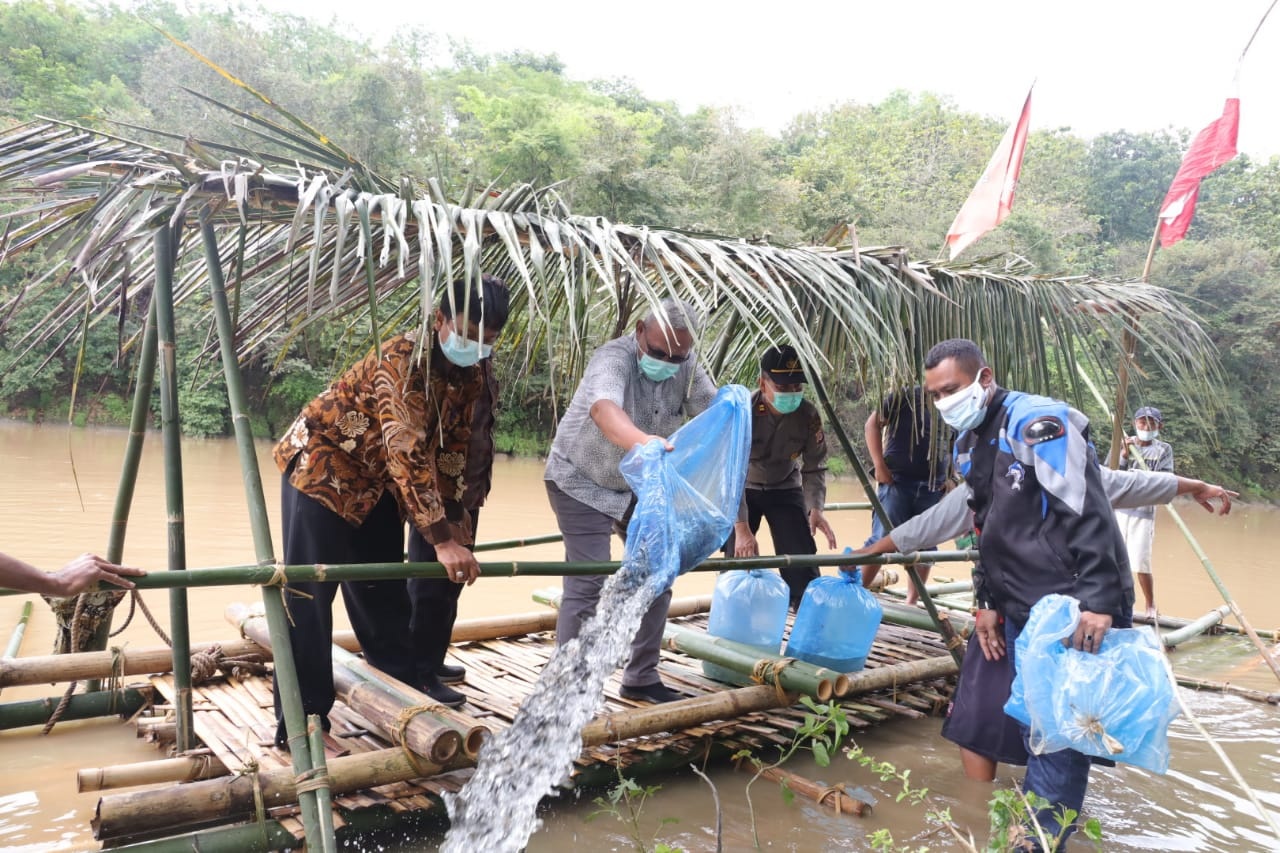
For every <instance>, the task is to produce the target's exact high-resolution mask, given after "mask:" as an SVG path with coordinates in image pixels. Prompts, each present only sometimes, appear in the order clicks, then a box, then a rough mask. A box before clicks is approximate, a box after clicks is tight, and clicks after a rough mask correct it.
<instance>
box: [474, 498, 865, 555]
mask: <svg viewBox="0 0 1280 853" xmlns="http://www.w3.org/2000/svg"><path fill="white" fill-rule="evenodd" d="M822 509H823V511H824V512H839V511H842V510H866V509H871V504H870V503H868V502H867V501H845V502H843V503H827V504H823V506H822ZM562 541H564V536H563V535H561V534H559V533H544V534H541V535H539V536H526V537H524V538H522V539H496V540H493V541H491V542H480V543H479V544H477V545H476V546H475V547H474V548H472V549H471V550H472V551H505V550H507V549H509V548H525V547H528V546H530V545H548V544H551V543H553V542H562Z"/></svg>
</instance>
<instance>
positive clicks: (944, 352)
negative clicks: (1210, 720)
mask: <svg viewBox="0 0 1280 853" xmlns="http://www.w3.org/2000/svg"><path fill="white" fill-rule="evenodd" d="M925 389H926V391H927V392H928V395H929V396H930V397H931V398H932V399H933V401H934V404H935V405H936V406H937V407H938V412H939V414H940V415H941V416H942V418H943V420H945V421H946V422H947V423H948V424H949V425H950V426H951V427H953V428H954V429H955V430H956V431H957V433H959V435H958V436H957V438H956V443H955V450H954V461H955V467H956V470H957V471H958V472H959V473H960V474H961V475H962V476H963V477H964V478H965V481H966V483H967V485H968V487H969V489H970V490H971V492H972V496H971V497H970V500H969V505H970V508H971V509H972V510H973V518H974V526H975V529H976V530H977V531H978V548H979V550H980V551H981V552H982V560H981V563H980V565H979V566H978V567H976V568H975V571H974V597H975V600H976V602H977V604H978V606H979V608H981V609H982V614H981V616H980V618H979V620H978V623H977V626H976V629H975V630H976V633H977V636H978V642H979V643H980V644H981V646H982V649H983V652H984V654H986V656H987V658H988V659H992V658H995V657H999V656H1000V655H1002V654H1004V653H1005V652H1006V650H1007V651H1008V653H1009V654H1010V657H1011V658H1012V655H1013V650H1014V641H1015V640H1016V639H1017V637H1018V635H1019V634H1020V633H1021V631H1022V628H1023V626H1024V625H1025V624H1026V621H1027V616H1028V614H1029V613H1030V611H1031V608H1032V607H1033V606H1034V605H1035V603H1036V602H1037V601H1039V600H1040V599H1041V598H1043V597H1044V596H1046V595H1049V594H1052V593H1061V594H1064V595H1070V596H1072V597H1074V598H1076V599H1077V600H1078V601H1079V602H1080V611H1081V612H1080V623H1079V625H1078V626H1077V628H1076V632H1075V634H1074V636H1073V637H1071V643H1072V645H1073V647H1074V648H1076V649H1078V650H1080V651H1083V652H1087V653H1094V652H1096V651H1097V649H1098V647H1099V645H1101V643H1102V637H1103V635H1104V634H1105V633H1106V632H1107V629H1109V628H1111V627H1113V626H1114V627H1117V628H1127V627H1130V626H1131V625H1132V616H1133V578H1132V576H1131V575H1130V574H1129V565H1128V558H1127V556H1126V553H1125V548H1124V543H1123V541H1122V540H1121V538H1120V531H1119V528H1118V527H1117V526H1116V521H1115V516H1114V514H1113V513H1112V511H1111V507H1110V505H1109V502H1108V500H1107V495H1106V492H1105V490H1104V489H1103V485H1102V475H1101V473H1100V470H1099V466H1098V460H1097V455H1096V453H1095V451H1094V448H1093V445H1092V444H1091V442H1090V441H1089V421H1088V419H1087V418H1086V417H1085V416H1084V415H1082V414H1081V413H1080V412H1078V411H1076V410H1075V409H1072V408H1071V407H1069V406H1068V405H1067V404H1066V403H1063V402H1061V401H1059V400H1053V399H1050V398H1047V397H1038V396H1035V395H1031V394H1024V393H1022V392H1020V391H1009V390H1006V389H1004V388H1001V387H1000V386H999V385H997V384H996V381H995V375H994V373H993V371H992V369H991V367H990V366H989V365H988V364H987V363H986V359H985V358H984V357H983V355H982V351H981V350H979V349H978V346H977V345H976V344H975V343H973V341H969V340H965V339H962V338H956V339H952V340H947V341H943V342H942V343H940V344H937V345H936V346H934V347H933V348H932V349H931V350H929V352H928V354H927V355H926V356H925ZM1000 616H1003V617H1004V625H1003V626H1002V625H1000V623H999V617H1000ZM1023 736H1024V739H1025V737H1026V731H1025V729H1024V732H1023ZM1089 764H1090V758H1089V757H1088V756H1087V755H1084V754H1083V753H1080V752H1076V751H1075V750H1063V751H1061V752H1054V753H1047V754H1044V755H1035V754H1032V755H1030V757H1029V758H1028V761H1027V775H1026V781H1025V783H1024V788H1025V789H1026V790H1027V791H1030V792H1034V793H1035V794H1037V795H1038V796H1040V797H1043V798H1044V799H1046V800H1048V801H1049V803H1050V804H1051V805H1050V806H1049V808H1047V809H1044V810H1042V811H1041V812H1040V813H1039V814H1038V815H1037V817H1038V819H1039V821H1040V824H1041V826H1043V827H1044V829H1045V830H1046V833H1047V835H1048V837H1050V838H1053V837H1055V836H1057V835H1058V834H1059V833H1060V832H1061V830H1062V827H1061V825H1060V822H1059V817H1060V815H1061V812H1062V810H1063V809H1069V810H1071V811H1074V812H1077V813H1078V812H1079V811H1080V808H1081V806H1082V804H1083V803H1084V795H1085V789H1086V787H1087V786H1088V783H1089ZM1069 833H1070V829H1069V828H1068V829H1067V831H1066V832H1062V833H1061V834H1062V838H1063V840H1065V838H1066V836H1067V835H1068V834H1069Z"/></svg>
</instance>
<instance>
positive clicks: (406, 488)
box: [274, 333, 485, 545]
mask: <svg viewBox="0 0 1280 853" xmlns="http://www.w3.org/2000/svg"><path fill="white" fill-rule="evenodd" d="M416 339H417V335H416V333H409V334H405V335H400V336H398V337H395V338H392V339H391V340H389V341H387V342H386V343H385V344H383V346H382V348H381V351H380V352H379V351H377V350H375V351H373V352H370V353H369V355H368V356H366V357H365V359H364V360H363V361H360V362H358V363H357V364H355V365H354V366H352V367H351V368H350V369H349V370H347V372H346V373H344V374H342V376H340V377H338V379H337V380H335V381H334V383H333V384H332V385H330V386H329V387H328V388H327V389H326V390H325V391H323V392H322V393H321V394H320V395H319V396H318V397H316V398H315V399H314V400H312V401H311V402H310V403H308V404H307V406H306V408H304V409H303V410H302V413H301V414H300V415H298V418H297V420H295V421H294V422H293V425H292V426H291V427H289V430H288V432H286V433H285V436H284V438H282V439H280V441H279V443H278V444H277V445H276V448H275V453H274V457H275V461H276V465H277V466H279V468H280V470H281V472H283V471H285V470H286V469H287V468H288V467H289V463H290V462H292V461H293V459H294V458H295V457H296V458H297V460H298V463H297V465H296V466H295V467H294V471H293V474H292V476H291V477H290V480H289V482H290V484H291V485H293V487H294V488H296V489H297V490H298V491H300V492H302V493H303V494H305V495H308V496H309V497H312V498H315V499H316V500H317V501H319V502H320V503H322V504H323V505H324V506H326V507H328V508H329V509H331V510H332V511H333V512H335V513H337V514H338V515H340V516H342V518H344V519H345V520H346V521H347V522H349V523H350V524H352V525H357V526H358V525H360V524H362V523H363V522H364V520H365V518H367V517H368V515H369V513H370V511H372V509H373V507H374V505H375V504H377V502H378V500H379V499H380V498H381V497H382V495H383V492H384V491H386V490H387V489H391V490H392V494H394V495H395V497H396V500H397V501H398V502H399V504H400V511H401V515H402V516H403V517H404V518H406V519H408V521H409V522H410V523H411V524H413V526H414V527H416V528H417V529H418V531H419V532H420V533H421V534H422V535H423V537H424V538H425V539H426V540H427V541H428V542H430V543H432V544H433V545H434V544H437V543H440V542H446V541H448V540H449V539H451V538H452V539H458V538H460V537H462V538H465V534H464V533H463V531H462V529H460V528H458V527H457V526H451V525H450V524H449V523H448V520H447V519H446V513H445V502H446V501H450V502H452V503H453V506H454V507H457V508H459V509H460V507H461V503H460V501H461V499H462V496H463V493H464V492H465V490H466V482H465V480H466V471H467V450H468V445H469V443H470V440H471V425H472V423H473V420H474V406H475V402H476V399H477V398H478V397H479V396H480V395H481V392H482V390H483V388H484V385H485V378H484V374H483V372H482V371H481V369H479V368H476V367H468V368H462V367H457V366H456V365H454V364H452V363H451V362H449V361H448V359H446V358H445V357H444V356H443V355H442V354H441V353H440V352H439V351H438V350H437V349H436V348H435V347H434V346H432V347H430V348H429V352H430V353H431V355H430V370H429V371H428V369H427V364H426V360H427V357H426V356H424V357H423V358H421V359H418V358H414V346H415V343H416ZM432 343H434V339H433V341H432ZM428 374H429V375H428ZM459 514H460V513H459ZM460 544H464V545H465V544H470V542H469V541H463V542H461V543H460Z"/></svg>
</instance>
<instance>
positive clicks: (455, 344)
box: [440, 326, 493, 367]
mask: <svg viewBox="0 0 1280 853" xmlns="http://www.w3.org/2000/svg"><path fill="white" fill-rule="evenodd" d="M440 351H441V352H443V353H444V357H445V358H447V359H449V361H451V362H453V363H454V364H456V365H458V367H472V366H474V365H475V364H476V363H477V362H478V361H480V359H482V358H488V357H489V356H490V355H492V354H493V347H492V346H490V345H489V344H482V343H480V342H479V341H469V340H467V339H466V338H464V337H462V336H461V335H459V334H457V333H456V332H454V330H453V327H452V326H450V327H449V335H448V337H445V338H442V339H441V340H440Z"/></svg>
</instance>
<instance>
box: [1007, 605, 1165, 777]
mask: <svg viewBox="0 0 1280 853" xmlns="http://www.w3.org/2000/svg"><path fill="white" fill-rule="evenodd" d="M1079 621H1080V604H1079V602H1078V601H1076V600H1075V599H1074V598H1072V597H1070V596H1067V595H1047V596H1045V597H1044V598H1042V599H1040V601H1038V602H1037V603H1036V606H1035V607H1033V608H1032V609H1031V616H1030V618H1029V619H1028V620H1027V625H1026V627H1025V628H1023V630H1022V633H1021V634H1020V635H1019V636H1018V643H1017V647H1016V649H1015V654H1014V656H1013V661H1014V667H1015V670H1016V672H1017V674H1016V675H1015V676H1014V679H1013V690H1012V692H1011V693H1010V696H1009V701H1008V702H1007V703H1005V706H1004V710H1005V713H1006V714H1008V715H1009V716H1011V717H1013V718H1014V719H1016V720H1020V721H1022V722H1023V723H1025V724H1026V725H1028V726H1030V729H1031V732H1030V738H1029V740H1030V745H1031V751H1032V752H1034V753H1036V754H1037V755H1043V754H1044V753H1048V752H1057V751H1059V750H1062V749H1074V750H1076V751H1077V752H1082V753H1084V754H1086V755H1095V756H1098V757H1099V758H1109V759H1111V760H1112V761H1123V762H1125V763H1126V764H1134V765H1137V766H1138V767H1143V768H1145V769H1147V770H1150V771H1152V772H1153V773H1160V774H1163V773H1164V772H1165V771H1167V770H1168V769H1169V737H1168V734H1169V723H1171V722H1172V721H1173V719H1174V717H1176V716H1178V704H1177V699H1176V698H1175V697H1174V695H1173V690H1174V688H1173V684H1172V683H1171V682H1170V679H1169V676H1168V673H1167V670H1166V668H1165V662H1164V651H1163V650H1162V649H1161V648H1160V644H1159V643H1158V642H1157V641H1156V639H1155V637H1153V636H1152V635H1151V634H1150V633H1149V632H1147V631H1143V630H1140V629H1136V628H1112V629H1111V630H1109V631H1107V633H1106V636H1104V637H1103V639H1102V644H1101V645H1100V646H1099V647H1098V651H1097V653H1096V654H1089V653H1088V652H1081V651H1076V650H1075V649H1073V648H1070V647H1068V646H1064V645H1063V644H1062V641H1063V639H1065V638H1069V637H1071V636H1072V635H1073V634H1074V633H1075V630H1076V625H1077V623H1079Z"/></svg>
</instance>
